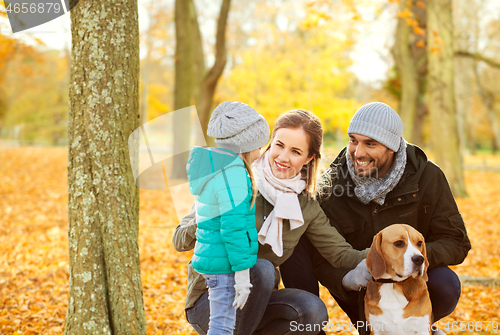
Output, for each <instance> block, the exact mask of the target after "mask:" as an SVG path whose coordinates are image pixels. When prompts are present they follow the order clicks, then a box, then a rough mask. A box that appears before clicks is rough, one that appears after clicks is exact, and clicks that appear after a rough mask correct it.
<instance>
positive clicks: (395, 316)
mask: <svg viewBox="0 0 500 335" xmlns="http://www.w3.org/2000/svg"><path fill="white" fill-rule="evenodd" d="M379 292H380V301H379V307H380V309H381V310H382V311H383V313H382V314H380V315H373V314H370V315H369V319H368V323H369V324H370V326H371V330H372V334H374V335H381V334H384V335H389V334H394V335H396V334H398V335H407V334H408V335H410V334H412V335H415V334H429V332H428V330H427V328H426V326H427V325H428V324H429V321H430V320H429V316H423V317H409V318H406V319H404V318H403V308H405V307H406V305H408V300H407V299H406V298H405V296H404V295H403V294H401V293H399V292H398V291H396V290H394V288H393V284H383V285H381V286H380V291H379Z"/></svg>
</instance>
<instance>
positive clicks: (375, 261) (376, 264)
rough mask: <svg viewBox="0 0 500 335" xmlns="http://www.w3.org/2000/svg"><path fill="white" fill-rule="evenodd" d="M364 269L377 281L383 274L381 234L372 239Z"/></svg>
mask: <svg viewBox="0 0 500 335" xmlns="http://www.w3.org/2000/svg"><path fill="white" fill-rule="evenodd" d="M366 267H367V268H368V271H370V273H371V274H372V277H373V278H375V279H379V278H380V277H382V275H383V274H384V273H385V260H384V256H382V233H381V232H379V233H378V234H377V235H375V236H374V237H373V242H372V246H371V247H370V251H368V256H366ZM426 276H427V274H426Z"/></svg>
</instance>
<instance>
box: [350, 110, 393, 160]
mask: <svg viewBox="0 0 500 335" xmlns="http://www.w3.org/2000/svg"><path fill="white" fill-rule="evenodd" d="M347 133H348V134H360V135H364V136H367V137H370V138H372V139H374V140H375V141H377V142H379V143H382V144H383V145H385V146H386V147H387V148H389V149H391V150H392V151H394V152H397V151H398V149H399V145H400V144H401V137H402V135H403V122H402V121H401V118H400V117H399V115H398V113H396V112H395V111H394V109H392V108H391V107H390V106H389V105H386V104H384V103H383V102H370V103H369V104H366V105H364V106H362V107H361V108H360V109H358V110H357V111H356V113H355V114H354V116H353V117H352V120H351V123H350V124H349V128H348V129H347Z"/></svg>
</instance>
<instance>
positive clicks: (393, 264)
mask: <svg viewBox="0 0 500 335" xmlns="http://www.w3.org/2000/svg"><path fill="white" fill-rule="evenodd" d="M366 267H367V268H368V271H369V272H370V273H371V275H372V277H373V279H372V280H371V281H369V282H368V285H367V290H366V295H365V316H366V321H367V323H368V324H367V326H368V329H370V330H371V334H374V335H379V334H398V335H403V334H412V335H423V334H431V325H432V306H431V300H430V298H429V292H428V290H427V284H426V282H427V268H428V267H429V262H428V261H427V257H426V250H425V242H424V237H423V236H422V234H420V233H419V232H418V231H417V230H416V229H415V228H413V227H411V226H409V225H406V224H394V225H391V226H389V227H387V228H385V229H383V230H382V231H380V232H379V233H378V234H377V235H375V236H374V238H373V243H372V246H371V248H370V251H369V252H368V256H367V258H366Z"/></svg>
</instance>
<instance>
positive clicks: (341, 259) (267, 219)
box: [173, 110, 367, 335]
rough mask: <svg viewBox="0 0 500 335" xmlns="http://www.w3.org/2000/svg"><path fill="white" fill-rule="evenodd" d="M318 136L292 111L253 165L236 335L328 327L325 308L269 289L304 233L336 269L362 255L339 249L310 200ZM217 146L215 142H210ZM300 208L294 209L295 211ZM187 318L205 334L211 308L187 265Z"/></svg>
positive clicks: (313, 125) (181, 233)
mask: <svg viewBox="0 0 500 335" xmlns="http://www.w3.org/2000/svg"><path fill="white" fill-rule="evenodd" d="M322 140H323V129H322V126H321V122H320V120H319V119H318V118H317V117H316V116H315V115H313V114H312V113H310V112H308V111H304V110H295V111H292V112H288V113H286V114H284V115H282V116H281V117H280V118H278V120H277V121H276V125H275V127H274V129H273V133H272V137H271V142H270V144H269V146H268V147H267V148H266V151H265V152H264V154H263V155H262V157H261V158H260V159H259V161H258V162H257V164H256V165H255V166H254V174H255V176H256V179H257V184H258V189H259V196H258V197H257V200H256V212H255V217H256V228H257V230H258V231H259V242H260V243H259V251H258V258H259V259H258V260H257V263H256V265H255V266H254V267H253V268H251V269H250V282H251V284H252V286H253V287H252V290H251V292H250V295H249V297H248V300H247V303H246V305H245V307H244V308H243V309H242V310H238V312H237V315H236V326H235V332H234V333H235V334H252V333H254V332H256V333H259V334H272V335H276V334H285V333H286V334H318V333H320V332H321V331H322V330H321V328H322V326H321V325H322V324H323V325H325V323H326V322H327V321H328V314H327V311H326V307H325V305H324V303H323V302H322V301H321V299H319V298H318V297H317V296H315V295H314V294H311V293H309V292H306V291H302V290H298V289H281V290H275V288H277V287H278V284H279V273H277V270H276V268H277V267H278V266H279V265H281V264H282V263H283V262H284V261H285V260H286V259H287V258H288V257H290V256H291V255H292V253H293V250H294V247H295V246H296V245H297V243H298V241H299V239H300V237H301V236H302V235H303V234H305V235H306V236H307V237H308V238H309V240H310V241H311V243H312V244H313V245H314V246H315V247H316V248H317V249H318V251H319V252H320V253H321V254H322V256H323V257H324V258H325V259H327V260H328V261H329V262H330V263H331V264H332V265H333V266H335V267H349V268H354V267H355V266H356V265H357V264H358V263H359V262H360V261H361V260H362V259H363V258H365V257H366V253H367V250H365V251H357V250H354V249H352V247H351V246H350V245H349V244H348V243H346V242H345V240H344V238H343V237H342V236H340V234H339V233H338V232H337V230H336V229H335V228H333V227H332V226H330V223H329V221H328V219H327V217H326V216H325V214H324V213H323V210H322V209H321V208H320V206H319V204H318V202H317V201H316V200H315V199H314V194H315V191H316V190H315V189H316V178H317V172H318V164H319V161H320V159H321V153H320V149H321V144H322ZM216 141H217V140H216ZM299 208H300V210H299ZM195 237H196V219H195V213H194V212H192V213H190V214H189V215H187V216H186V217H184V218H183V219H182V221H181V223H180V224H179V226H177V228H176V230H175V233H174V237H173V244H174V246H175V248H176V250H178V251H186V250H190V249H192V248H193V247H194V244H195V242H196V241H195ZM185 308H186V318H187V320H188V322H189V323H190V324H191V325H192V326H193V327H194V328H195V329H196V331H197V332H198V333H199V334H205V333H206V330H207V329H208V318H209V305H208V297H207V289H206V287H205V284H204V280H203V277H202V276H201V275H199V274H198V273H196V272H195V271H193V269H192V267H191V265H190V264H189V265H188V289H187V297H186V305H185Z"/></svg>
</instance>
